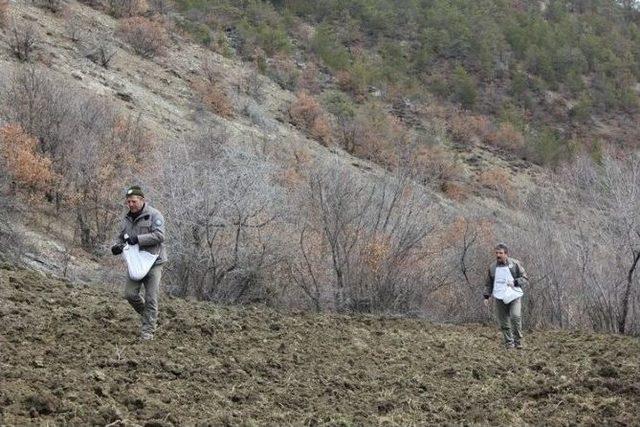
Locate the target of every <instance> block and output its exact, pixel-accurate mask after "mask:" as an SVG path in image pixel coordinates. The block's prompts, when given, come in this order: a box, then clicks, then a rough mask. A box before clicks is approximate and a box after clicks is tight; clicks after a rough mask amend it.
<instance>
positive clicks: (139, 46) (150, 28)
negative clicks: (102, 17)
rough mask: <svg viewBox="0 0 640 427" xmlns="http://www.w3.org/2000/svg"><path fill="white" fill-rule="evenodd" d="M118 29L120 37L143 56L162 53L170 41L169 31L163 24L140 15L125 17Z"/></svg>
mask: <svg viewBox="0 0 640 427" xmlns="http://www.w3.org/2000/svg"><path fill="white" fill-rule="evenodd" d="M118 30H119V33H120V38H121V39H122V40H123V41H124V42H126V43H128V44H129V45H130V46H131V47H132V48H133V50H134V52H136V53H137V54H138V55H140V56H142V57H143V58H152V57H154V56H156V55H159V54H161V53H162V52H163V51H164V49H165V47H166V46H167V43H168V37H167V32H166V30H165V29H164V27H163V26H162V25H161V24H159V23H157V22H154V21H150V20H149V19H146V18H143V17H140V16H136V17H133V18H126V19H123V20H122V22H121V23H120V27H119V29H118Z"/></svg>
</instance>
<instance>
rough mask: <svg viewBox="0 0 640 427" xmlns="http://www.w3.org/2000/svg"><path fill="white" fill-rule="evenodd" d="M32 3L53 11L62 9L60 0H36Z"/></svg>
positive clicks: (56, 11)
mask: <svg viewBox="0 0 640 427" xmlns="http://www.w3.org/2000/svg"><path fill="white" fill-rule="evenodd" d="M34 3H35V4H36V6H38V7H40V8H42V9H47V10H49V11H51V12H53V13H58V12H60V11H61V10H62V0H36V1H35V2H34Z"/></svg>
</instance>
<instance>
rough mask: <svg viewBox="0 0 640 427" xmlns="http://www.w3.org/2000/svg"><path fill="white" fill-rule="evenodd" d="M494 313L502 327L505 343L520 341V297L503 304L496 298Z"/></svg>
mask: <svg viewBox="0 0 640 427" xmlns="http://www.w3.org/2000/svg"><path fill="white" fill-rule="evenodd" d="M496 313H497V314H498V322H500V329H502V336H503V337H504V342H505V344H508V345H511V344H514V343H519V342H521V341H522V298H518V299H516V300H513V301H511V302H510V303H509V304H505V303H504V302H502V300H499V299H497V300H496Z"/></svg>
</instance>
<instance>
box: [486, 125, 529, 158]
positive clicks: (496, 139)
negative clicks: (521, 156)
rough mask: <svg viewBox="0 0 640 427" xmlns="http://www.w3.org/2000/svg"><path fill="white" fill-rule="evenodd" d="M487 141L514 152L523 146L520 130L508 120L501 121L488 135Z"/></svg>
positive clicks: (523, 141)
mask: <svg viewBox="0 0 640 427" xmlns="http://www.w3.org/2000/svg"><path fill="white" fill-rule="evenodd" d="M487 142H489V143H490V144H492V145H495V146H498V147H501V148H505V149H507V150H510V151H514V152H517V151H520V150H522V149H523V148H524V146H525V140H524V135H522V132H520V131H519V130H517V129H516V128H515V127H514V126H513V125H512V124H511V123H508V122H505V123H502V124H501V125H500V128H499V129H498V130H497V131H495V132H493V133H492V134H491V135H489V137H488V138H487Z"/></svg>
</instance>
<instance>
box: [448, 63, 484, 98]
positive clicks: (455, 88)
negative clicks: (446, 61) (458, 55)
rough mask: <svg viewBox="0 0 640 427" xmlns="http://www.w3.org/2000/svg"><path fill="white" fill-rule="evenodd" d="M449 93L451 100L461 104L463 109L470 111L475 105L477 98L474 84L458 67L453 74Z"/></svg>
mask: <svg viewBox="0 0 640 427" xmlns="http://www.w3.org/2000/svg"><path fill="white" fill-rule="evenodd" d="M451 92H452V94H451V100H452V101H453V102H458V103H460V104H462V106H463V107H464V108H467V109H471V108H473V106H474V105H475V103H476V99H477V98H478V91H477V90H476V84H475V82H474V81H473V78H472V77H471V76H470V75H469V73H467V70H465V69H464V68H463V67H462V66H458V67H457V68H456V69H455V71H454V72H453V81H452V85H451Z"/></svg>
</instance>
